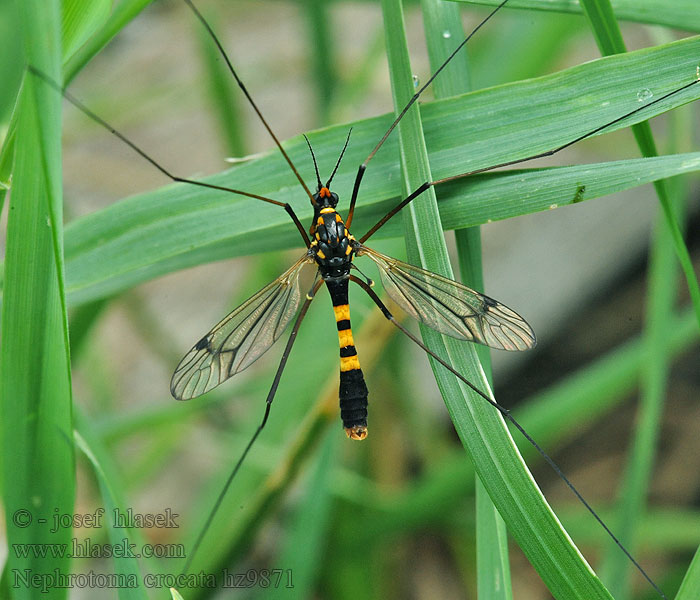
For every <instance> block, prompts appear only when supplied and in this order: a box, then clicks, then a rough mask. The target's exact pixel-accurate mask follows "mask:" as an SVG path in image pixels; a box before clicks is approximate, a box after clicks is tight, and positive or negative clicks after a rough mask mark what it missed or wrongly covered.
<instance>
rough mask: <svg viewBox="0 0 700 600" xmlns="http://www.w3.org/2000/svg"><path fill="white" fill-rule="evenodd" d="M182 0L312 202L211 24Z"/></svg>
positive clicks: (309, 193)
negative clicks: (203, 29)
mask: <svg viewBox="0 0 700 600" xmlns="http://www.w3.org/2000/svg"><path fill="white" fill-rule="evenodd" d="M184 1H185V4H187V6H189V7H190V8H191V9H192V12H193V13H194V14H195V16H196V17H197V18H198V19H199V21H200V22H201V23H202V25H204V28H205V29H206V30H207V33H208V34H209V37H211V39H212V40H213V41H214V44H216V47H217V49H218V50H219V54H221V56H222V57H223V59H224V60H225V61H226V66H227V67H228V70H229V71H230V72H231V75H233V78H234V79H235V80H236V83H237V84H238V87H239V88H241V91H242V92H243V94H244V95H245V97H246V99H247V100H248V102H249V103H250V105H251V106H252V107H253V110H254V111H255V114H257V115H258V117H259V119H260V121H261V123H262V124H263V126H264V127H265V129H266V130H267V132H268V133H269V134H270V137H271V138H272V139H273V141H274V142H275V145H276V146H277V149H278V150H279V151H280V152H281V153H282V156H283V157H284V160H286V161H287V164H288V165H289V168H290V169H291V170H292V172H293V173H294V176H295V177H296V178H297V180H298V181H299V183H300V184H301V187H303V188H304V191H305V192H306V195H307V196H308V197H309V199H310V200H311V202H312V203H313V201H314V197H313V194H312V193H311V192H310V191H309V188H308V187H307V185H306V183H305V182H304V180H303V179H302V177H301V175H299V171H297V169H296V167H295V166H294V163H293V162H292V159H291V158H289V155H288V154H287V152H286V151H285V150H284V148H283V147H282V144H281V143H280V141H279V139H277V136H276V135H275V133H274V132H273V131H272V129H271V128H270V126H269V125H268V123H267V121H266V120H265V117H263V115H262V112H260V109H259V108H258V105H257V104H255V102H254V101H253V98H252V97H251V95H250V94H249V93H248V90H247V89H246V87H245V85H244V84H243V82H242V81H241V78H240V77H238V73H236V70H235V69H234V68H233V64H231V60H230V59H229V57H228V54H226V50H224V47H223V45H222V44H221V42H220V41H219V38H218V37H217V36H216V34H215V33H214V30H213V29H212V28H211V25H209V23H208V22H207V20H206V19H205V18H204V16H203V15H202V13H200V12H199V10H197V7H196V6H195V5H194V4H193V3H192V0H184Z"/></svg>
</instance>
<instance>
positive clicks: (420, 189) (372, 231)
mask: <svg viewBox="0 0 700 600" xmlns="http://www.w3.org/2000/svg"><path fill="white" fill-rule="evenodd" d="M698 83H700V78H697V79H693V81H691V82H690V83H688V84H686V85H684V86H683V87H680V88H678V89H677V90H673V91H672V92H669V93H668V94H664V95H663V96H660V97H659V98H656V99H655V100H653V101H652V102H649V103H648V104H645V105H644V106H639V107H637V108H635V109H634V110H631V111H629V112H628V113H625V114H624V115H622V116H621V117H618V118H617V119H615V120H614V121H610V122H609V123H606V124H605V125H601V126H600V127H596V128H595V129H594V130H592V131H589V132H588V133H584V134H583V135H580V136H578V137H577V138H576V139H574V140H571V141H570V142H566V143H565V144H562V145H561V146H558V147H556V148H554V149H553V150H547V151H546V152H540V153H538V154H533V155H532V156H526V157H525V158H518V159H515V160H509V161H507V162H502V163H499V164H497V165H492V166H490V167H482V168H481V169H475V170H474V171H468V172H466V173H459V174H458V175H451V176H450V177H444V178H443V179H436V180H435V181H426V182H425V183H424V184H422V185H420V186H419V187H418V188H416V190H414V191H413V192H412V193H411V194H410V195H409V196H407V197H406V198H405V199H404V200H402V201H401V202H399V204H397V205H396V206H395V207H394V208H392V209H391V210H390V211H389V212H388V213H387V214H386V215H384V216H383V217H382V218H381V219H380V220H379V221H378V222H377V223H376V224H375V225H374V227H372V228H371V229H370V230H369V231H368V232H367V233H365V234H364V235H363V236H362V237H361V238H360V242H361V243H364V242H365V241H366V240H368V239H369V238H370V237H371V236H372V235H374V234H375V233H376V232H377V230H379V228H380V227H382V225H384V223H386V222H387V221H388V220H389V219H391V217H393V216H394V215H395V214H396V213H398V212H399V211H400V210H401V209H402V208H404V207H405V206H406V205H407V204H409V203H410V202H411V201H413V200H414V199H415V198H416V197H418V196H420V195H421V194H422V193H423V192H424V191H425V190H427V189H428V188H430V187H432V186H434V185H438V184H440V183H446V182H448V181H454V180H456V179H462V178H463V177H469V176H470V175H478V174H479V173H486V172H488V171H493V170H494V169H500V168H501V167H510V166H513V165H517V164H520V163H523V162H527V161H529V160H534V159H536V158H544V157H545V156H552V155H554V154H556V153H557V152H561V151H562V150H564V149H566V148H568V147H569V146H573V145H574V144H576V143H578V142H580V141H582V140H585V139H586V138H588V137H591V136H592V135H595V134H596V133H600V132H601V131H603V130H604V129H606V128H608V127H610V126H612V125H615V124H616V123H619V122H620V121H623V120H624V119H627V118H628V117H631V116H632V115H635V114H636V113H638V112H641V111H643V110H645V109H647V108H649V107H650V106H653V105H654V104H656V103H657V102H662V101H663V100H666V99H668V98H670V97H671V96H673V95H675V94H679V93H680V92H682V91H684V90H687V89H688V88H689V87H692V86H694V85H697V84H698Z"/></svg>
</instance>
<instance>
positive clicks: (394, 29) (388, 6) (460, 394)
mask: <svg viewBox="0 0 700 600" xmlns="http://www.w3.org/2000/svg"><path fill="white" fill-rule="evenodd" d="M382 8H383V14H384V21H385V30H386V34H387V54H388V57H389V64H390V76H391V79H392V90H393V91H394V104H395V109H396V110H397V111H398V110H400V108H401V107H403V106H404V105H405V103H406V102H407V101H408V99H409V98H410V97H411V95H412V90H411V87H410V82H411V70H410V65H409V61H408V50H407V48H406V42H405V36H404V34H403V17H402V14H401V7H400V4H399V3H398V2H393V1H392V0H383V2H382ZM399 134H400V147H401V162H402V166H403V168H404V176H405V178H406V179H405V183H404V192H405V193H406V192H408V191H411V190H413V189H415V188H417V187H418V186H419V185H420V184H421V183H423V182H424V181H426V180H429V177H430V175H429V168H428V165H427V151H426V150H425V142H424V141H423V140H422V131H421V124H420V117H419V114H418V110H417V107H415V109H411V110H410V111H408V112H407V113H406V115H405V116H404V118H403V119H402V121H401V123H400V125H399ZM403 213H404V225H405V228H406V231H407V240H408V241H407V244H408V249H409V253H408V254H409V260H411V261H413V262H414V263H415V264H420V265H421V266H423V267H425V268H429V269H431V270H434V271H437V272H440V273H442V274H444V275H451V272H450V268H449V261H448V260H447V254H446V251H445V246H444V240H443V237H442V235H441V227H440V224H439V218H438V215H437V205H436V200H435V197H434V196H432V197H431V195H430V194H428V193H426V194H424V195H423V196H421V197H420V198H417V199H416V200H415V201H414V202H412V203H411V205H409V206H408V207H407V208H406V209H404V211H403ZM422 334H423V339H424V341H425V342H426V344H427V345H428V346H429V347H431V349H432V350H433V351H436V352H437V353H438V354H441V355H443V356H445V355H447V356H449V359H448V360H449V361H450V362H452V363H453V365H454V366H455V367H456V368H457V369H458V370H459V371H460V372H461V373H464V374H465V375H466V376H467V377H469V378H470V379H471V381H472V382H477V383H478V385H479V386H480V387H481V388H482V389H488V384H487V382H486V381H485V377H484V375H483V371H481V367H480V365H479V363H478V360H477V358H476V352H475V350H474V348H473V346H472V345H470V344H459V343H457V342H455V341H454V340H447V339H444V338H443V336H440V335H439V334H437V333H436V332H433V331H429V330H427V329H426V328H422ZM434 370H435V375H436V378H437V380H438V385H439V387H440V390H441V393H442V395H443V398H444V400H445V403H446V405H447V407H448V410H449V412H450V416H451V418H452V421H453V423H454V424H455V428H456V430H457V433H458V434H459V436H460V439H461V440H462V443H463V444H464V445H465V447H467V448H468V449H469V452H470V454H471V456H472V459H473V461H474V464H475V466H476V470H477V473H478V474H479V477H480V479H481V481H482V482H483V484H484V486H485V487H486V488H487V490H488V491H489V495H490V496H491V498H492V500H493V501H494V504H495V505H496V506H497V507H498V509H499V512H500V513H501V516H502V517H503V518H504V520H505V521H506V523H507V525H508V527H509V530H510V532H511V533H512V535H513V537H514V538H515V539H516V541H517V542H518V544H519V546H520V547H521V549H522V550H523V552H524V553H525V555H526V556H527V557H528V558H529V560H530V561H531V563H532V564H533V566H534V567H535V569H536V570H537V571H538V573H539V574H540V576H541V577H542V578H543V580H544V581H545V583H546V584H547V586H548V588H549V589H550V591H551V592H552V593H553V594H554V596H555V597H557V598H567V599H570V598H586V599H588V600H590V599H592V598H609V597H610V596H609V594H608V593H607V591H606V590H605V588H604V587H603V585H602V584H601V583H600V581H599V580H598V579H597V577H595V575H594V574H593V573H592V571H591V570H590V567H589V566H588V565H587V563H586V562H585V560H583V558H582V556H581V555H580V553H579V552H578V550H577V549H576V548H575V547H574V546H573V544H572V543H571V540H570V539H569V538H568V536H567V535H566V533H565V532H564V530H563V529H562V528H561V526H560V524H559V522H558V521H557V519H556V517H555V516H554V514H553V513H552V511H551V509H550V508H549V506H548V505H547V503H546V501H545V500H544V498H543V497H542V495H541V492H540V491H539V490H538V489H537V486H536V485H535V484H534V480H533V479H532V476H531V475H530V473H529V471H528V470H527V467H526V466H525V464H524V462H523V461H522V458H521V457H520V455H519V453H518V452H517V450H516V448H515V444H514V443H513V440H512V438H511V437H510V435H509V434H508V431H507V429H506V427H505V423H504V422H503V420H502V418H501V417H500V415H499V414H498V413H497V412H496V411H495V410H494V409H493V408H492V407H491V406H489V405H488V404H486V403H485V402H484V400H483V399H481V398H479V397H474V396H473V394H472V393H471V392H469V391H467V390H466V389H464V388H465V387H466V386H462V385H459V384H458V383H457V382H456V380H455V378H454V377H452V376H451V375H449V376H448V375H446V373H445V371H444V369H441V368H440V367H435V366H434Z"/></svg>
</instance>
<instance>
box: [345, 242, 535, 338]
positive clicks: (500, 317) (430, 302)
mask: <svg viewBox="0 0 700 600" xmlns="http://www.w3.org/2000/svg"><path fill="white" fill-rule="evenodd" d="M356 254H357V256H368V257H369V258H371V259H372V260H373V261H374V262H375V263H376V265H377V266H378V267H379V272H380V274H381V279H382V284H383V285H384V289H385V290H386V292H387V294H389V296H390V297H391V298H392V300H394V302H396V303H397V304H398V305H399V306H400V307H401V308H402V309H403V310H405V311H406V312H407V313H408V314H409V315H411V316H412V317H414V318H416V319H418V320H420V321H423V323H425V324H426V325H428V327H431V328H432V329H435V330H436V331H439V332H440V333H444V334H445V335H449V336H451V337H455V338H458V339H461V340H468V341H470V342H476V343H478V344H484V345H486V346H490V347H491V348H498V349H500V350H527V349H529V348H532V347H534V346H535V343H536V341H535V334H534V332H533V331H532V329H531V327H530V326H529V325H528V324H527V323H526V322H525V319H523V318H522V317H521V316H520V315H519V314H517V313H516V312H514V311H512V310H511V309H510V308H508V307H507V306H504V305H503V304H501V303H500V302H496V300H493V299H492V298H489V297H488V296H484V295H483V294H480V293H479V292H476V291H474V290H472V289H471V288H468V287H467V286H465V285H462V284H461V283H457V282H456V281H452V280H451V279H448V278H446V277H442V276H441V275H437V274H436V273H432V272H430V271H426V270H425V269H421V268H419V267H414V266H413V265H409V264H408V263H405V262H402V261H400V260H396V259H395V258H390V257H388V256H384V255H383V254H380V253H379V252H376V251H375V250H372V249H371V248H368V247H367V246H360V247H359V248H357V249H356Z"/></svg>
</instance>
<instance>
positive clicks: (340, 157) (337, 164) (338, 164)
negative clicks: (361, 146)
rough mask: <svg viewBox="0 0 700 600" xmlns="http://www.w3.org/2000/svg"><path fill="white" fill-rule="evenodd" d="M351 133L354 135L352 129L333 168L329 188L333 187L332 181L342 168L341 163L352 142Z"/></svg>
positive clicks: (328, 182)
mask: <svg viewBox="0 0 700 600" xmlns="http://www.w3.org/2000/svg"><path fill="white" fill-rule="evenodd" d="M351 133H352V127H351V128H350V131H348V137H346V138H345V145H344V146H343V149H342V150H341V151H340V156H339V157H338V160H337V161H336V163H335V167H334V168H333V172H332V173H331V176H330V177H329V178H328V181H327V182H326V187H327V188H329V187H331V181H333V177H335V174H336V172H337V171H338V167H339V166H340V161H341V160H343V155H344V154H345V150H346V149H347V147H348V143H349V142H350V134H351Z"/></svg>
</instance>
